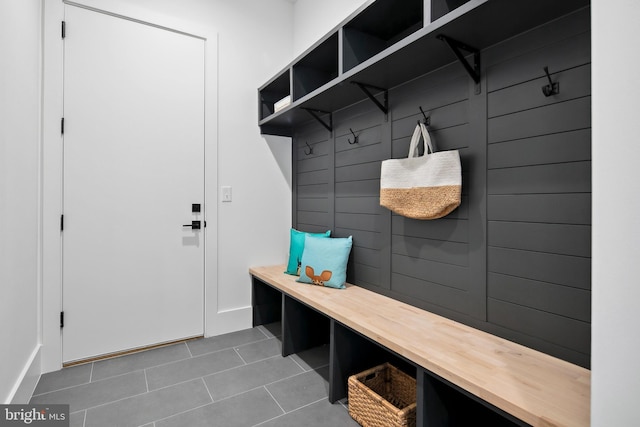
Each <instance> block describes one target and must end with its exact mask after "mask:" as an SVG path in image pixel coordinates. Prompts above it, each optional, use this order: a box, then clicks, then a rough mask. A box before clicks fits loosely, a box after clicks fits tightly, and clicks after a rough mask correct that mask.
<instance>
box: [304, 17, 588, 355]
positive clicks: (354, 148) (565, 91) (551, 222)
mask: <svg viewBox="0 0 640 427" xmlns="http://www.w3.org/2000/svg"><path fill="white" fill-rule="evenodd" d="M465 42H468V43H470V44H472V41H465ZM590 50H591V48H590V24H589V10H588V9H585V10H581V11H578V12H576V13H574V14H571V15H569V16H567V17H564V18H562V19H560V20H557V21H554V22H551V23H549V24H547V25H545V26H543V27H540V28H538V29H534V30H532V31H529V32H527V33H524V34H522V35H520V36H518V37H515V38H512V39H510V40H507V41H504V42H502V43H500V44H498V45H496V46H494V47H492V48H490V49H487V50H485V51H483V52H482V67H483V72H482V76H483V77H482V81H481V91H480V93H479V94H476V91H475V89H476V88H475V84H474V83H473V82H472V81H471V79H470V78H469V76H468V75H467V74H466V72H465V71H464V70H463V68H462V66H461V65H460V64H459V63H457V62H452V63H451V64H450V65H448V66H446V67H443V68H442V69H439V70H436V71H434V72H431V73H429V74H426V75H424V76H422V77H420V78H418V79H415V80H413V81H411V82H408V83H406V84H404V85H401V86H399V87H396V88H392V89H390V91H389V102H390V111H389V114H388V115H387V116H385V115H384V114H383V113H382V112H381V111H380V110H379V109H378V108H377V107H376V106H375V105H373V103H371V102H370V101H363V102H360V103H358V104H355V105H353V106H350V107H348V108H345V109H343V110H340V111H336V112H334V113H333V122H334V129H333V132H328V131H327V130H326V129H324V128H323V127H322V126H321V125H320V124H319V123H317V122H316V121H314V120H310V121H309V122H308V123H307V124H305V125H304V126H300V127H299V128H297V129H296V130H295V134H294V145H293V162H294V177H295V178H294V180H295V185H294V189H295V195H294V196H295V197H294V203H293V214H294V215H293V218H294V220H293V222H294V224H293V225H294V226H295V227H297V228H299V229H301V230H305V231H312V232H318V231H324V230H326V229H331V230H332V231H333V235H334V236H338V237H344V236H348V235H352V236H353V239H354V247H353V251H352V256H351V259H350V264H349V275H348V280H349V282H351V283H354V284H357V285H359V286H363V287H366V288H368V289H371V290H374V291H376V292H380V293H382V294H385V295H388V296H391V297H393V298H396V299H399V300H402V301H405V302H408V303H410V304H413V305H415V306H418V307H421V308H424V309H427V310H430V311H433V312H436V313H438V314H441V315H444V316H447V317H450V318H453V319H455V320H458V321H461V322H463V323H466V324H469V325H472V326H474V327H478V328H480V329H483V330H486V331H488V332H491V333H494V334H496V335H500V336H503V337H505V338H507V339H511V340H514V341H516V342H520V343H522V344H524V345H527V346H529V347H533V348H536V349H539V350H541V351H544V352H546V353H549V354H552V355H554V356H557V357H560V358H563V359H565V360H568V361H571V362H573V363H577V364H580V365H583V366H589V359H590V329H591V328H590V323H591V306H590V301H591V292H590V288H591V286H590V282H591V279H590V272H591V251H590V248H591V130H590V126H591V124H590V116H591V100H590V81H591V77H590V71H591V65H590V60H591V59H590ZM425 54H428V53H425ZM544 66H548V67H549V70H550V72H551V73H552V78H553V80H554V81H559V83H560V94H559V95H555V96H552V97H548V98H547V97H545V96H544V95H543V93H542V90H541V88H542V86H544V85H545V84H546V83H547V79H546V76H544V71H543V67H544ZM419 107H422V108H423V109H424V110H425V111H426V112H427V114H428V115H429V116H430V117H431V126H430V131H431V134H432V137H433V138H434V140H435V143H436V146H437V148H438V149H439V150H450V149H458V150H460V155H461V159H462V167H463V195H462V205H461V206H460V207H459V208H458V209H457V210H456V211H454V212H453V213H452V214H451V215H449V216H447V217H446V218H443V219H439V220H435V221H417V220H411V219H407V218H404V217H402V216H399V215H395V214H392V213H390V212H389V211H388V210H386V209H384V208H381V207H380V206H379V189H380V163H381V161H382V160H384V159H388V158H392V157H393V158H400V157H406V154H407V151H408V146H409V139H410V137H411V134H412V132H413V129H414V127H415V125H416V122H417V120H419V119H421V118H422V115H421V113H420V110H419ZM350 129H353V131H355V133H356V134H357V135H358V143H357V144H350V143H349V140H351V142H353V136H352V134H351V132H350ZM307 144H308V145H307ZM308 147H312V152H311V153H310V154H307V153H308V152H309V148H308Z"/></svg>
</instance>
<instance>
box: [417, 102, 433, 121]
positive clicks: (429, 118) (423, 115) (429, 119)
mask: <svg viewBox="0 0 640 427" xmlns="http://www.w3.org/2000/svg"><path fill="white" fill-rule="evenodd" d="M420 112H421V113H422V117H424V120H423V121H422V123H424V124H425V126H430V125H431V116H428V117H427V115H426V114H425V112H424V110H423V109H422V105H421V106H420ZM418 124H420V120H418Z"/></svg>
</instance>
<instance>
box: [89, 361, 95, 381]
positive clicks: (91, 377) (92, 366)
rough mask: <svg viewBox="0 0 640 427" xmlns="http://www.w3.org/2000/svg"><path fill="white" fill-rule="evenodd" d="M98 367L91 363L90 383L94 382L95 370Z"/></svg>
mask: <svg viewBox="0 0 640 427" xmlns="http://www.w3.org/2000/svg"><path fill="white" fill-rule="evenodd" d="M95 366H96V364H95V362H92V363H91V373H90V374H89V382H92V381H93V368H94V367H95Z"/></svg>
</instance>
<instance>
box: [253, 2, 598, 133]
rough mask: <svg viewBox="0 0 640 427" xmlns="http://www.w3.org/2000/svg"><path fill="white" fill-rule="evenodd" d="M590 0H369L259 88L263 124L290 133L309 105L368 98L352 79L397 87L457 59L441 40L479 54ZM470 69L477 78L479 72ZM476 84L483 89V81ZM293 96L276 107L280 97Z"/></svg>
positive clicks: (327, 107) (332, 106)
mask: <svg viewBox="0 0 640 427" xmlns="http://www.w3.org/2000/svg"><path fill="white" fill-rule="evenodd" d="M589 4H590V2H589V0H563V1H562V2H558V1H555V0H529V1H526V2H519V1H518V2H516V1H513V0H403V1H397V0H376V1H373V0H370V1H368V2H367V3H366V4H365V5H364V6H362V7H361V8H360V9H358V10H357V11H356V12H354V13H353V15H352V16H350V17H349V18H347V19H346V20H345V21H343V22H342V23H341V24H340V25H339V26H337V27H336V28H335V29H333V30H332V31H331V32H330V33H329V34H328V35H327V36H325V37H324V38H322V39H321V40H320V41H319V42H318V43H317V44H316V45H315V46H314V47H312V48H310V49H309V50H308V51H307V52H305V53H304V54H302V55H301V56H300V57H298V58H296V59H295V60H294V61H293V62H292V63H291V64H290V65H289V66H288V67H287V68H285V70H283V71H281V72H280V73H279V74H278V75H277V76H276V77H274V78H273V79H271V80H270V81H269V82H268V83H267V84H265V85H264V86H263V87H261V88H259V89H258V93H259V125H260V130H261V132H262V133H264V134H272V135H282V136H291V135H292V134H293V130H294V128H295V127H296V126H297V125H298V124H301V123H305V122H306V121H308V120H309V118H310V117H309V114H307V111H309V110H314V111H325V112H327V113H332V112H334V111H337V110H339V109H342V108H344V107H346V106H348V105H351V104H353V103H356V102H359V101H361V100H363V99H365V98H366V96H367V95H366V94H365V93H362V91H360V90H358V88H357V87H355V86H354V85H351V84H346V83H350V82H359V83H362V84H366V85H369V86H377V87H380V88H384V89H391V88H393V87H395V86H398V85H400V84H403V83H405V82H407V81H409V80H412V79H414V78H416V77H419V76H421V75H423V74H426V73H428V72H430V71H433V70H435V69H437V68H440V67H442V66H444V65H446V64H449V63H451V62H454V61H455V60H456V55H454V53H455V52H452V51H451V49H450V48H449V46H447V43H445V42H444V41H443V40H455V41H457V42H459V43H458V44H463V45H467V44H468V45H469V46H471V47H473V52H474V53H475V52H477V53H475V59H476V62H477V60H479V57H480V54H481V51H482V50H483V49H485V48H487V47H489V46H492V45H494V44H496V43H499V42H501V41H504V40H506V39H508V38H510V37H513V36H515V35H517V34H520V33H522V32H525V31H528V30H530V29H532V28H535V27H537V26H539V25H542V24H543V23H546V22H549V21H551V20H554V19H557V18H559V17H561V16H563V15H566V14H568V13H571V12H574V11H576V10H578V9H580V8H583V7H588V6H589ZM454 51H455V49H454ZM462 65H465V64H464V63H463V64H462ZM470 66H471V67H473V64H470ZM465 68H469V67H465ZM470 74H471V77H473V78H474V79H477V73H470ZM476 90H477V92H476V93H478V92H479V91H480V90H481V88H480V86H479V85H477V88H476ZM287 96H290V98H289V100H287V101H285V102H284V103H283V104H284V106H282V107H281V108H279V109H278V111H276V108H275V105H274V104H275V103H276V102H278V101H280V100H282V99H283V98H286V97H287Z"/></svg>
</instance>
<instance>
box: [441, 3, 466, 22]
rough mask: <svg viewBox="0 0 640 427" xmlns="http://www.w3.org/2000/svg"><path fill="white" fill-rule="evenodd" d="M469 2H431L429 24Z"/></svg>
mask: <svg viewBox="0 0 640 427" xmlns="http://www.w3.org/2000/svg"><path fill="white" fill-rule="evenodd" d="M469 1H470V0H431V22H433V21H435V20H436V19H438V18H440V17H442V16H444V15H446V14H447V13H449V12H451V11H452V10H454V9H457V8H459V7H460V6H462V5H463V4H465V3H468V2H469Z"/></svg>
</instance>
